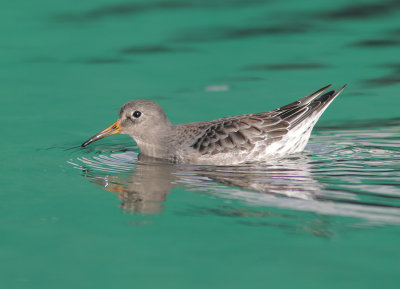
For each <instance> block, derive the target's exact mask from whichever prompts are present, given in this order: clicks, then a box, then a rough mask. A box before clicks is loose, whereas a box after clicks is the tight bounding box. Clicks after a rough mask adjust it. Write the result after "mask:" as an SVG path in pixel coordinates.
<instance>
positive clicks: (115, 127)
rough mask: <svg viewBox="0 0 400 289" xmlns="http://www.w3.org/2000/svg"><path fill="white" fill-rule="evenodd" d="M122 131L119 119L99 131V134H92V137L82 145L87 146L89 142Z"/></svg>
mask: <svg viewBox="0 0 400 289" xmlns="http://www.w3.org/2000/svg"><path fill="white" fill-rule="evenodd" d="M120 132H121V126H120V125H119V122H118V120H117V121H116V122H115V123H113V124H112V125H110V126H109V127H107V128H106V129H105V130H103V131H101V132H99V133H98V134H96V135H94V136H92V137H91V138H90V139H88V140H87V141H85V142H84V143H83V144H82V146H83V147H85V146H87V145H88V144H90V143H92V142H94V141H97V140H99V139H102V138H104V137H107V136H110V135H113V134H117V133H120Z"/></svg>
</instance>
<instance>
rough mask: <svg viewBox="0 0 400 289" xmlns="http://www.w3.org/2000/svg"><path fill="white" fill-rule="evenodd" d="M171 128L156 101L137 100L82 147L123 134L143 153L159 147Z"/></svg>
mask: <svg viewBox="0 0 400 289" xmlns="http://www.w3.org/2000/svg"><path fill="white" fill-rule="evenodd" d="M171 128H172V124H171V122H170V121H169V120H168V118H167V116H166V115H165V112H164V110H163V109H162V108H161V106H159V105H158V104H157V103H155V102H154V101H150V100H146V99H136V100H132V101H129V102H127V103H125V104H124V105H123V106H122V107H121V109H120V110H119V117H118V120H117V121H116V122H115V123H114V124H112V125H111V126H109V127H108V128H106V129H105V130H103V131H101V132H99V133H98V134H96V135H94V136H93V137H91V138H90V139H88V140H87V141H86V142H84V143H83V144H82V146H83V147H84V146H87V145H88V144H90V143H92V142H94V141H97V140H99V139H102V138H104V137H107V136H110V135H113V134H117V133H122V134H126V135H129V136H130V137H132V138H133V139H134V140H135V141H136V143H137V144H138V146H139V149H140V150H141V151H142V148H143V149H144V150H146V148H145V146H154V145H156V146H157V144H158V141H159V139H160V135H161V136H162V135H165V134H166V133H167V132H168V131H169V130H170V129H171Z"/></svg>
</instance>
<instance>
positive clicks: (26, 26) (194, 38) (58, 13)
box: [0, 0, 400, 289]
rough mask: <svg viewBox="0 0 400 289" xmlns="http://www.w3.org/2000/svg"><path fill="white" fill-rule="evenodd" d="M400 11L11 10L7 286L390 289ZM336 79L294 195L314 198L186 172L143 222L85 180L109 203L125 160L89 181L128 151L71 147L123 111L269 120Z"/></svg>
mask: <svg viewBox="0 0 400 289" xmlns="http://www.w3.org/2000/svg"><path fill="white" fill-rule="evenodd" d="M399 8H400V2H399V1H395V0H393V1H379V2H373V1H358V2H354V3H353V4H349V3H348V1H335V2H327V1H326V2H323V1H301V2H296V3H294V2H293V1H257V0H252V1H241V0H232V1H228V0H224V1H183V0H180V1H147V2H145V1H143V2H140V1H130V2H128V1H127V2H112V1H90V2H82V1H67V2H65V1H64V2H62V1H44V0H41V1H34V2H32V1H12V2H8V3H3V5H2V9H1V10H0V24H1V25H0V32H1V35H2V37H1V42H0V55H1V57H0V83H1V97H0V101H1V105H0V112H1V113H0V118H1V120H2V123H3V126H2V128H3V136H2V141H1V147H2V156H1V163H0V166H1V190H0V230H1V238H0V260H1V262H0V264H1V265H0V267H1V270H0V280H1V281H0V287H1V288H7V289H12V288H71V287H72V288H130V287H132V288H134V287H135V288H205V287H211V288H243V287H249V288H266V287H271V288H294V287H296V288H399V287H400V285H399V284H400V277H399V276H400V275H399V273H400V269H399V268H400V266H399V265H400V264H399V260H400V249H399V233H400V227H399V224H400V221H399V218H400V217H399V215H400V209H399V206H400V203H399V197H400V187H399V186H400V172H399V170H400V169H399V160H400V152H399V142H400V133H399V129H400V122H399V106H400V98H399V97H398V95H399V83H400V61H399V52H400V22H399V17H400V10H399ZM329 83H334V84H335V86H336V88H338V87H339V86H341V85H342V84H345V83H347V84H348V88H346V90H345V92H344V93H343V94H342V95H341V96H340V97H339V98H338V99H337V100H335V102H334V103H333V105H332V106H331V107H330V108H329V109H328V110H327V111H326V113H325V114H324V116H323V117H322V118H321V120H320V122H319V123H318V125H317V126H318V127H317V129H316V131H315V133H314V136H313V138H312V139H311V141H310V146H309V149H308V151H307V152H306V153H305V157H306V159H303V158H302V157H301V158H300V160H299V162H301V163H302V164H303V165H304V167H306V168H304V169H301V172H302V173H305V174H306V175H307V177H303V179H302V180H304V179H306V180H307V181H309V182H310V184H311V185H307V186H303V187H302V184H303V183H302V182H300V183H298V182H294V186H293V187H291V189H293V188H295V189H294V191H296V188H298V186H300V187H301V191H302V192H305V193H310V192H311V193H313V194H314V192H315V191H317V195H318V196H319V197H318V198H317V199H314V197H312V198H311V199H312V200H309V201H307V200H303V201H302V202H300V203H298V202H297V200H294V199H292V198H288V197H287V196H284V197H277V196H275V195H269V194H260V193H258V192H254V190H251V189H248V188H243V187H241V186H235V185H234V184H233V183H229V184H225V185H221V184H220V182H218V181H214V180H207V181H203V179H201V178H200V177H196V178H195V180H191V181H185V182H184V183H185V184H184V185H182V186H174V185H173V186H172V187H171V188H169V187H168V186H166V191H168V192H167V194H168V195H167V196H166V198H167V201H164V202H162V204H159V205H160V206H162V208H163V209H161V210H159V211H157V213H154V212H153V213H147V214H141V213H140V212H136V211H135V212H132V210H126V209H125V208H124V202H123V201H122V203H121V199H122V200H123V196H121V194H118V193H110V192H108V191H106V190H103V189H102V187H100V186H98V185H95V184H101V185H102V186H103V187H106V188H107V186H104V182H107V180H108V179H107V178H108V177H109V175H110V176H112V177H113V178H117V180H118V181H114V182H115V183H116V185H117V188H116V189H115V190H114V191H118V190H120V189H121V187H120V186H118V185H121V186H122V187H124V186H125V187H126V186H129V184H130V183H131V182H130V181H129V180H127V178H129V176H130V175H131V173H132V171H133V175H135V172H136V173H137V174H138V173H139V171H140V170H139V169H140V168H141V166H142V167H143V168H144V169H146V168H147V167H146V165H145V164H144V165H143V164H142V165H141V164H140V163H137V162H136V160H135V158H136V156H135V155H134V156H133V158H134V160H133V161H131V162H130V163H129V166H128V169H127V170H128V173H127V172H125V173H121V172H119V171H116V172H115V171H113V172H111V170H110V172H107V166H105V165H104V162H100V164H99V165H98V166H100V169H99V171H102V172H101V173H99V172H96V170H94V172H92V174H91V175H89V176H87V175H85V173H84V172H85V171H83V173H82V167H83V165H82V164H83V163H84V164H87V163H88V161H96V162H99V160H98V159H97V158H98V157H99V156H102V155H105V156H106V157H112V153H115V152H117V153H118V152H121V151H122V149H121V148H122V147H124V146H127V147H128V150H129V151H131V152H137V148H136V147H135V146H134V143H133V142H131V141H130V139H129V138H128V137H126V136H115V137H113V138H110V139H108V140H105V141H103V142H102V143H99V144H96V145H94V146H93V147H91V148H88V149H87V150H83V149H79V148H78V146H79V145H80V143H82V142H83V141H84V140H86V139H87V138H88V137H90V136H91V135H93V134H94V133H96V132H97V131H99V130H101V129H103V128H105V127H107V126H108V125H110V124H111V123H113V122H114V121H115V120H116V117H117V112H118V109H119V107H120V106H121V105H122V104H123V103H125V102H126V101H129V100H131V99H135V98H148V99H152V100H155V101H157V102H158V103H159V104H160V105H161V106H162V107H163V108H164V109H165V111H166V112H167V114H168V116H169V117H170V119H171V121H172V122H173V123H180V122H190V121H201V120H209V119H214V118H219V117H222V116H227V115H235V114H242V113H251V112H259V111H265V110H269V109H274V108H276V107H279V106H282V105H285V104H287V103H289V102H291V101H294V100H295V99H297V98H300V97H302V96H305V95H307V94H309V93H311V92H313V91H315V90H316V89H319V88H320V87H322V86H324V85H326V84H329ZM82 160H83V161H82ZM112 160H113V161H115V159H112ZM71 163H72V164H73V165H71ZM294 165H295V166H298V163H296V161H295V164H294ZM118 166H119V167H120V166H122V165H121V163H119V164H118ZM292 166H293V164H292ZM77 167H78V168H80V170H77ZM283 167H285V166H283ZM181 169H182V168H180V170H181ZM104 171H105V172H104ZM163 173H165V172H164V171H163ZM192 173H193V171H189V172H187V171H185V172H184V173H182V172H181V171H180V172H178V173H174V174H169V175H168V174H167V175H168V176H170V175H173V176H175V175H177V176H178V177H181V178H183V177H182V176H183V175H185V174H186V175H187V174H192ZM274 173H276V171H274ZM208 176H210V174H209V175H208ZM269 176H270V175H267V177H265V178H264V179H263V181H264V184H265V182H266V179H267V180H268V184H269V185H270V184H271V183H270V182H269V181H271V178H270V177H269ZM224 177H226V175H225V176H224ZM124 178H125V179H124ZM272 179H273V180H274V181H276V179H275V178H272ZM157 180H158V179H157V178H155V179H154V182H157ZM225 180H226V178H225ZM180 182H181V183H182V182H183V181H182V180H181V181H180ZM278 182H279V180H278ZM93 183H95V184H93ZM178 183H179V182H178ZM198 183H200V186H199V185H198ZM174 184H175V183H174ZM299 184H300V185H299ZM307 184H308V183H307ZM272 187H273V186H272ZM273 188H274V187H273ZM108 189H109V190H111V191H113V189H110V187H108ZM285 190H286V189H284V190H282V189H280V192H283V193H287V191H285ZM272 191H273V189H272ZM273 193H275V191H273ZM156 203H157V204H158V202H156ZM350 205H351V206H350ZM355 206H357V207H355ZM121 207H122V208H121ZM139 211H140V210H139Z"/></svg>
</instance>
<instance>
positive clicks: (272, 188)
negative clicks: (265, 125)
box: [79, 153, 320, 214]
mask: <svg viewBox="0 0 400 289" xmlns="http://www.w3.org/2000/svg"><path fill="white" fill-rule="evenodd" d="M124 154H125V157H124ZM129 154H130V156H129ZM135 155H136V154H135ZM135 155H132V153H121V154H114V155H111V156H110V157H106V156H100V157H95V158H94V159H95V161H94V160H93V159H91V160H88V159H85V158H81V159H79V160H80V161H81V162H83V165H81V169H82V171H83V172H84V175H85V176H86V177H88V178H89V179H90V180H91V182H92V183H95V184H97V185H100V186H102V187H104V188H105V189H106V190H108V191H111V192H115V193H118V198H119V199H120V200H121V207H122V208H123V209H124V210H125V211H126V212H130V213H142V214H157V213H160V212H161V211H162V210H163V206H164V203H165V202H166V200H167V197H168V194H169V193H170V192H171V190H172V189H173V188H174V187H181V188H183V189H185V190H188V191H194V192H207V193H211V194H216V195H219V196H223V197H227V196H229V198H233V199H241V200H243V199H244V200H245V201H249V202H254V201H256V199H257V198H255V197H254V195H255V194H254V192H259V193H262V194H268V195H270V196H272V197H275V198H276V196H283V197H290V198H295V199H302V200H312V199H314V198H315V197H316V196H317V195H318V192H319V190H320V184H319V183H318V182H317V181H316V180H314V179H313V178H312V174H311V172H310V165H309V163H310V159H309V158H308V157H307V156H305V155H298V156H292V157H291V158H286V159H279V160H278V159H277V160H271V161H270V162H269V163H268V164H261V163H258V164H244V165H240V166H189V165H176V164H172V163H169V162H166V161H163V160H158V159H154V158H151V157H146V156H144V155H139V156H138V158H137V160H136V159H135ZM129 162H130V163H129ZM127 164H129V165H130V170H129V169H127ZM128 167H129V166H128ZM119 168H124V169H119ZM104 171H106V172H104Z"/></svg>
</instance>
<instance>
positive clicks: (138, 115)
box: [132, 110, 142, 118]
mask: <svg viewBox="0 0 400 289" xmlns="http://www.w3.org/2000/svg"><path fill="white" fill-rule="evenodd" d="M132 115H133V117H135V118H138V117H140V116H141V115H142V113H141V112H140V111H138V110H136V111H135V112H134V113H133V114H132Z"/></svg>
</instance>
